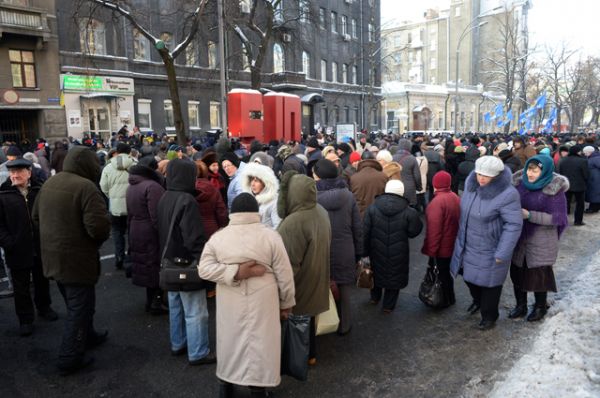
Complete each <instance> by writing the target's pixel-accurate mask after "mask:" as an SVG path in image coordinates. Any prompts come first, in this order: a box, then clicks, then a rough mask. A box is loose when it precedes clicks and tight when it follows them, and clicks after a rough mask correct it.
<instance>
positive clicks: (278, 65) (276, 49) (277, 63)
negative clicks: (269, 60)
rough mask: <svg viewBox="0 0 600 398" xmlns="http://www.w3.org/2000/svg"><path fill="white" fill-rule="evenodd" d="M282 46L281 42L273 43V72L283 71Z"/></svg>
mask: <svg viewBox="0 0 600 398" xmlns="http://www.w3.org/2000/svg"><path fill="white" fill-rule="evenodd" d="M284 66H285V65H284V59H283V47H281V44H279V43H275V44H273V73H283V71H284V69H285V68H284Z"/></svg>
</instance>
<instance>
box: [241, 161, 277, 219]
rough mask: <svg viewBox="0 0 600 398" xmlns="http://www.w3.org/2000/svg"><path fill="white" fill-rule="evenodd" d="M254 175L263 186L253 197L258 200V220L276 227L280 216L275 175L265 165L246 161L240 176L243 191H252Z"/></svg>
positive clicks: (250, 192)
mask: <svg viewBox="0 0 600 398" xmlns="http://www.w3.org/2000/svg"><path fill="white" fill-rule="evenodd" d="M253 177H256V178H258V179H259V180H261V181H262V182H263V184H264V185H265V187H264V188H263V190H262V191H261V192H260V193H259V194H258V195H255V196H254V198H255V199H256V201H257V202H258V213H259V214H260V220H261V222H262V223H263V224H265V225H266V226H268V227H270V228H273V229H277V227H278V226H279V223H280V222H281V218H279V215H278V214H277V192H278V191H279V181H278V180H277V177H275V173H273V170H271V169H270V168H269V167H267V166H263V165H260V164H257V163H248V164H247V165H246V167H245V168H244V171H242V174H240V176H239V177H238V178H240V184H241V186H242V191H243V192H248V193H249V194H251V195H254V194H253V193H252V188H251V186H250V185H251V183H252V178H253Z"/></svg>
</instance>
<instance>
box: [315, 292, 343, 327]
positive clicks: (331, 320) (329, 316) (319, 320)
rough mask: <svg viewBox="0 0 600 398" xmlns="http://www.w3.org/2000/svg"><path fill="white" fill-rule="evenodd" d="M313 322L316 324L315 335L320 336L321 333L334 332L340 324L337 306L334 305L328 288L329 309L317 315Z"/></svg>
mask: <svg viewBox="0 0 600 398" xmlns="http://www.w3.org/2000/svg"><path fill="white" fill-rule="evenodd" d="M315 323H316V326H317V330H316V335H317V336H320V335H322V334H329V333H335V332H337V330H338V327H339V326H340V318H339V316H338V313H337V308H336V306H335V300H334V299H333V294H332V293H331V289H330V290H329V309H328V310H327V311H325V312H323V313H321V314H319V315H317V317H316V319H315Z"/></svg>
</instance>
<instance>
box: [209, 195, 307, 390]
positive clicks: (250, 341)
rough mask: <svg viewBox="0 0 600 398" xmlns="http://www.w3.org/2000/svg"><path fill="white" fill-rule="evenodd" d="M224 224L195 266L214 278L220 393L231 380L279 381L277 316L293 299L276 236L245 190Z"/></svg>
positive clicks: (254, 384) (258, 384) (257, 385)
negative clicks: (215, 284)
mask: <svg viewBox="0 0 600 398" xmlns="http://www.w3.org/2000/svg"><path fill="white" fill-rule="evenodd" d="M229 218H230V222H229V226H227V227H226V228H224V229H222V230H220V231H218V232H216V233H215V234H214V235H213V236H212V237H211V238H210V240H209V241H208V242H207V243H206V245H205V246H204V251H203V252H202V257H201V259H200V264H199V265H198V272H199V274H200V277H201V278H203V279H206V280H209V281H212V282H216V283H217V358H218V361H217V377H218V378H219V380H220V381H221V386H220V388H221V391H220V396H222V397H232V396H233V385H234V384H236V385H241V386H250V388H251V391H252V395H253V396H254V395H257V396H265V394H266V391H265V387H275V386H277V385H279V383H280V359H281V346H280V344H279V342H280V341H281V325H280V316H281V317H283V318H286V317H287V314H288V313H289V311H290V310H291V308H292V307H294V305H295V304H296V302H295V299H294V296H295V290H294V275H293V272H292V267H291V265H290V261H289V259H288V256H287V253H286V250H285V247H284V245H283V241H282V239H281V236H280V235H279V234H278V233H277V232H276V231H274V230H272V229H270V228H269V227H267V226H266V225H264V224H261V222H260V215H259V213H258V203H257V202H256V199H255V198H254V197H253V196H252V195H251V194H249V193H242V194H240V195H238V196H237V197H236V198H235V200H234V201H233V203H232V206H231V214H230V216H229Z"/></svg>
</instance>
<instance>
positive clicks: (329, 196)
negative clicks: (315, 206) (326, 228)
mask: <svg viewBox="0 0 600 398" xmlns="http://www.w3.org/2000/svg"><path fill="white" fill-rule="evenodd" d="M317 203H319V204H320V205H321V206H323V207H324V208H325V210H327V214H329V222H330V223H331V248H330V253H331V255H330V267H331V272H330V279H331V280H334V281H336V282H337V283H339V284H353V283H354V282H355V280H356V275H355V269H356V259H357V257H360V255H361V254H362V251H363V249H362V246H363V241H362V223H361V219H360V213H359V211H358V206H357V205H356V200H355V199H354V195H352V192H350V190H349V189H348V188H347V186H346V183H345V182H344V181H343V179H342V178H341V177H338V178H335V179H326V180H320V181H317Z"/></svg>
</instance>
